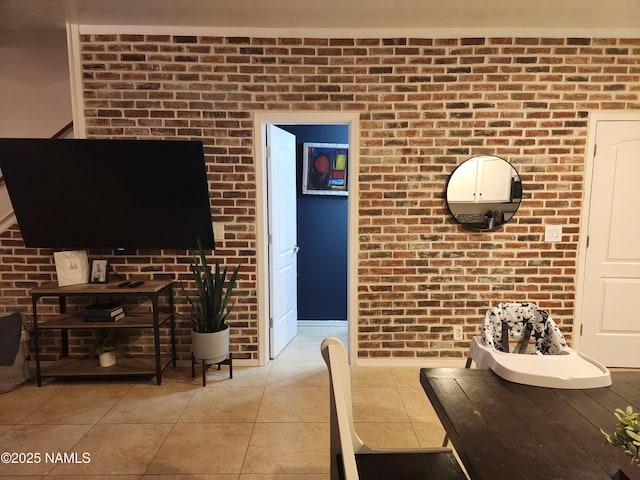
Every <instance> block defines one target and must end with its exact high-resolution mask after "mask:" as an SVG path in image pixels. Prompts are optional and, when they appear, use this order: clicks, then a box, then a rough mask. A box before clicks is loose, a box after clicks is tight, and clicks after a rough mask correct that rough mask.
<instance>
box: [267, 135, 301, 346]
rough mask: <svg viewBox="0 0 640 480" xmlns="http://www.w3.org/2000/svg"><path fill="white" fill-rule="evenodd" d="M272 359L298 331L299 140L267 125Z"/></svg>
mask: <svg viewBox="0 0 640 480" xmlns="http://www.w3.org/2000/svg"><path fill="white" fill-rule="evenodd" d="M267 175H268V193H267V197H268V199H267V201H268V209H269V327H270V328H269V342H270V345H269V347H270V356H271V358H275V357H276V355H278V353H280V351H281V350H282V349H283V348H284V347H285V346H286V345H287V344H288V343H289V342H290V341H291V339H292V338H293V337H295V336H296V334H297V332H298V292H297V272H298V266H297V253H298V246H297V240H296V137H295V136H294V135H292V134H291V133H289V132H286V131H284V130H282V129H281V128H278V127H276V126H274V125H270V124H269V125H267Z"/></svg>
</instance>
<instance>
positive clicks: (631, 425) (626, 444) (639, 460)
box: [600, 407, 640, 480]
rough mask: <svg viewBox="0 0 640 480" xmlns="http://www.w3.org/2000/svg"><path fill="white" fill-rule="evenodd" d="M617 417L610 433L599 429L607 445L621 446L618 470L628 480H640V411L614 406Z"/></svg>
mask: <svg viewBox="0 0 640 480" xmlns="http://www.w3.org/2000/svg"><path fill="white" fill-rule="evenodd" d="M613 414H614V415H615V416H616V418H617V419H618V421H617V423H616V429H615V431H614V432H613V434H612V435H609V434H608V433H607V432H605V431H604V430H602V429H600V431H601V432H602V434H603V435H604V436H605V441H606V443H608V444H609V445H613V446H614V447H620V448H621V460H620V470H621V471H622V473H624V474H625V475H626V476H627V477H629V479H630V480H640V412H634V411H633V408H631V407H627V408H625V409H624V410H622V409H620V408H616V409H615V410H614V412H613Z"/></svg>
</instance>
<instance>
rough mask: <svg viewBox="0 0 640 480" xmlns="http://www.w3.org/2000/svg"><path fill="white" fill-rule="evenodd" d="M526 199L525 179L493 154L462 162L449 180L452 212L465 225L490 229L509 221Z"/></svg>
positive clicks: (448, 188) (448, 190)
mask: <svg viewBox="0 0 640 480" xmlns="http://www.w3.org/2000/svg"><path fill="white" fill-rule="evenodd" d="M521 201H522V182H521V181H520V176H519V175H518V172H517V171H516V169H515V168H513V165H511V164H510V163H509V162H507V161H506V160H504V159H503V158H500V157H496V156H493V155H478V156H475V157H471V158H469V159H467V160H465V161H464V162H462V163H461V164H460V165H458V167H457V168H456V169H455V170H454V171H453V173H452V174H451V176H450V177H449V182H448V183H447V205H448V207H449V211H450V212H451V215H453V217H454V218H455V219H456V220H457V221H458V222H459V223H461V224H462V225H464V226H465V227H468V228H471V229H474V230H480V231H487V230H493V229H495V228H498V227H499V226H500V225H502V224H503V223H507V222H508V221H509V220H511V218H513V216H514V215H515V213H516V210H518V207H519V206H520V202H521Z"/></svg>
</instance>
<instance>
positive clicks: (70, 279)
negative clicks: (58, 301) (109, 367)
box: [53, 250, 89, 287]
mask: <svg viewBox="0 0 640 480" xmlns="http://www.w3.org/2000/svg"><path fill="white" fill-rule="evenodd" d="M53 259H54V262H55V264H56V275H57V276H58V286H60V287H66V286H68V285H79V284H83V283H89V258H88V256H87V252H86V250H65V251H61V252H53Z"/></svg>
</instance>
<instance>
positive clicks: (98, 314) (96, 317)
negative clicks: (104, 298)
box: [82, 303, 124, 322]
mask: <svg viewBox="0 0 640 480" xmlns="http://www.w3.org/2000/svg"><path fill="white" fill-rule="evenodd" d="M82 316H83V318H84V321H85V322H117V321H118V320H120V319H121V318H122V317H124V307H123V306H122V305H121V304H119V303H92V304H91V305H87V306H86V307H84V308H83V309H82Z"/></svg>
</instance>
